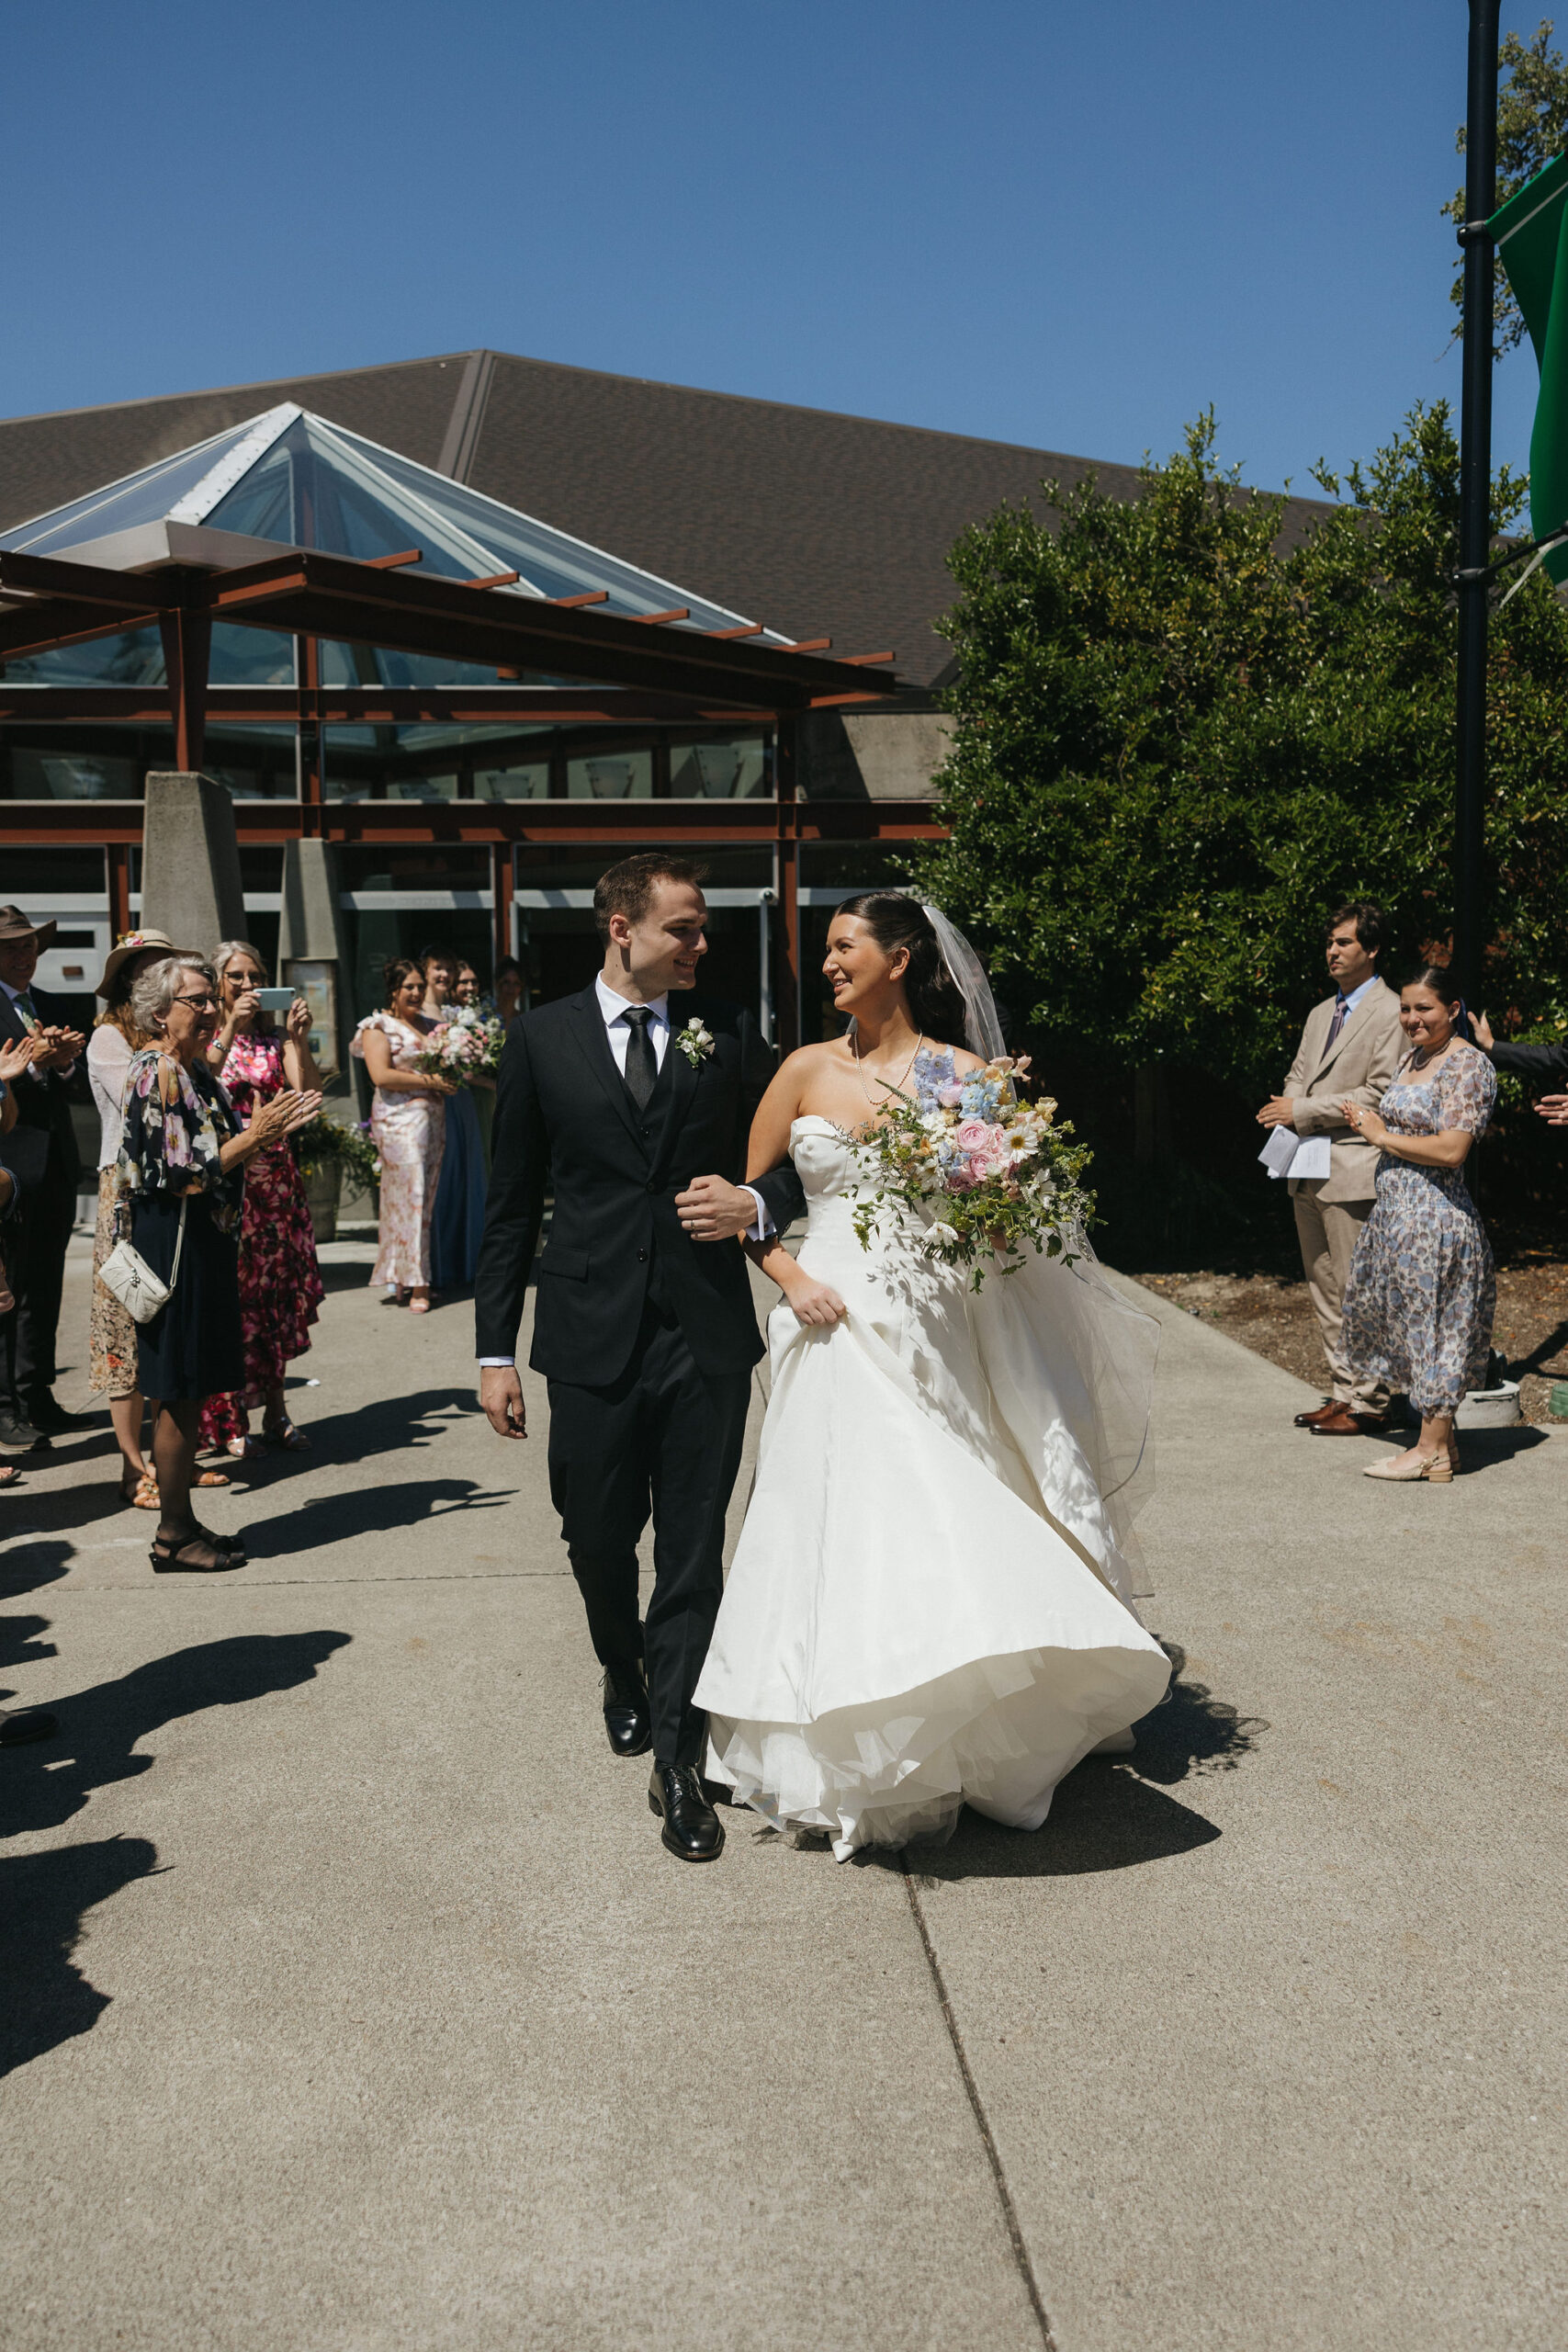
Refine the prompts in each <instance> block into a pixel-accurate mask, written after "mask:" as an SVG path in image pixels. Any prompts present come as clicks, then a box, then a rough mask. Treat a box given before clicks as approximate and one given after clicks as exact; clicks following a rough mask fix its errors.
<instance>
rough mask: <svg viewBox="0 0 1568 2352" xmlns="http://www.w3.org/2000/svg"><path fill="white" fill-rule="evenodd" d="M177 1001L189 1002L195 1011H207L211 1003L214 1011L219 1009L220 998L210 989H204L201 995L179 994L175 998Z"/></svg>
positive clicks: (177, 1002) (178, 1002)
mask: <svg viewBox="0 0 1568 2352" xmlns="http://www.w3.org/2000/svg"><path fill="white" fill-rule="evenodd" d="M175 1003H176V1004H188V1005H189V1007H190V1009H191V1011H192V1012H206V1010H207V1008H208V1006H209V1005H210V1006H211V1008H212V1010H213V1012H217V1010H218V999H217V998H216V997H215V996H214V995H213V994H212V993H211V991H210V989H204V990H203V992H202V994H201V995H200V996H177V997H175Z"/></svg>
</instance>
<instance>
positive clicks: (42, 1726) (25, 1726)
mask: <svg viewBox="0 0 1568 2352" xmlns="http://www.w3.org/2000/svg"><path fill="white" fill-rule="evenodd" d="M59 1729H60V1724H59V1722H58V1720H57V1719H56V1718H55V1717H54V1716H53V1715H51V1713H50V1712H49V1710H48V1708H47V1707H26V1708H19V1709H17V1710H16V1711H15V1712H14V1713H6V1709H5V1708H4V1707H0V1747H26V1745H27V1743H28V1740H30V1739H52V1738H53V1737H54V1735H55V1733H56V1732H57V1731H58V1730H59Z"/></svg>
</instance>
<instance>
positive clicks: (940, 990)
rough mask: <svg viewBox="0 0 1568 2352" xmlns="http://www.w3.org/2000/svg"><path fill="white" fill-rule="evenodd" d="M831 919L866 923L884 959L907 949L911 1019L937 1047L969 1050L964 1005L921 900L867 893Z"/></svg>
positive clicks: (896, 892) (847, 902)
mask: <svg viewBox="0 0 1568 2352" xmlns="http://www.w3.org/2000/svg"><path fill="white" fill-rule="evenodd" d="M833 915H834V920H835V922H836V921H837V919H838V917H839V916H840V915H852V916H853V917H854V918H855V920H856V922H863V923H864V925H865V927H866V929H867V930H868V931H869V932H870V933H871V935H872V937H873V939H874V940H875V942H876V944H877V945H878V946H879V947H880V948H881V950H882V952H883V954H884V955H885V956H891V955H892V953H893V951H894V949H895V948H896V947H907V948H908V951H909V961H908V967H906V969H905V973H904V993H905V995H906V996H907V997H908V1000H909V1018H910V1019H911V1021H913V1023H914V1024H915V1026H916V1028H917V1029H919V1030H921V1031H923V1032H924V1034H925V1035H926V1036H928V1037H930V1038H931V1039H932V1040H933V1042H934V1043H935V1044H937V1045H939V1046H964V1045H965V1043H966V1040H965V1038H964V999H963V997H962V996H961V995H960V994H959V992H958V989H957V988H956V986H955V985H954V982H953V976H952V974H951V973H950V972H949V970H948V968H947V966H946V964H945V963H944V962H943V960H942V949H941V947H940V946H939V945H938V944H937V935H936V933H935V932H934V931H933V930H932V928H931V917H930V916H929V915H928V914H927V912H926V910H925V909H924V907H922V906H921V905H920V903H919V899H910V898H907V897H906V896H905V894H904V892H903V891H902V890H867V891H865V892H864V893H863V895H862V896H861V897H860V898H858V899H845V900H844V903H843V905H842V906H841V907H835V908H834V910H833Z"/></svg>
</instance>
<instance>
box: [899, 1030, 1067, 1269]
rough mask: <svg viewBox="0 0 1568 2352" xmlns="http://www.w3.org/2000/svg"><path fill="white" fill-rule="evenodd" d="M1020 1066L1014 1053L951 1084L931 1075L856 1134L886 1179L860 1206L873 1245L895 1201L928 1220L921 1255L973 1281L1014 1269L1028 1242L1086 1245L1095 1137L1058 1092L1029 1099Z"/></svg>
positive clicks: (1060, 1253)
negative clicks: (1060, 1109) (961, 1270)
mask: <svg viewBox="0 0 1568 2352" xmlns="http://www.w3.org/2000/svg"><path fill="white" fill-rule="evenodd" d="M1015 1067H1016V1065H1015V1064H1014V1062H1013V1061H1012V1060H1011V1059H1010V1057H1003V1058H1001V1059H998V1060H997V1061H992V1062H987V1064H986V1066H985V1068H984V1069H976V1070H972V1071H970V1073H969V1074H968V1076H967V1077H965V1078H954V1079H953V1080H951V1081H950V1082H949V1083H946V1084H942V1085H936V1084H930V1083H927V1082H924V1081H922V1082H921V1083H920V1085H919V1091H918V1092H917V1093H916V1094H914V1095H909V1094H905V1093H903V1092H897V1093H896V1094H894V1095H893V1096H892V1097H891V1098H890V1100H889V1103H888V1106H887V1115H886V1118H885V1119H883V1120H881V1121H879V1122H878V1123H877V1124H876V1125H874V1126H873V1127H871V1128H869V1129H867V1130H864V1131H863V1132H862V1133H861V1134H858V1135H856V1136H854V1137H852V1141H853V1142H854V1143H855V1145H856V1146H857V1148H858V1149H859V1151H860V1153H861V1156H862V1162H863V1163H864V1160H865V1159H866V1158H867V1157H869V1158H870V1159H871V1160H872V1161H873V1162H874V1169H875V1178H876V1181H875V1184H874V1191H873V1193H872V1197H871V1198H870V1199H869V1200H863V1201H862V1202H861V1204H860V1205H859V1206H858V1207H857V1208H856V1210H855V1213H854V1227H855V1232H856V1235H857V1237H858V1238H859V1240H860V1245H861V1248H862V1249H863V1250H869V1249H870V1247H871V1237H872V1233H873V1231H874V1228H875V1225H876V1221H877V1218H878V1216H880V1214H881V1212H882V1210H883V1209H884V1208H885V1207H891V1208H892V1209H893V1210H894V1212H895V1214H896V1215H898V1216H905V1217H908V1218H909V1219H910V1220H911V1221H913V1222H914V1223H916V1224H918V1225H920V1226H922V1227H924V1230H923V1232H922V1233H920V1235H919V1239H918V1244H917V1246H918V1247H919V1250H920V1251H921V1253H922V1255H924V1256H925V1257H927V1258H930V1259H934V1260H936V1261H939V1262H940V1263H941V1264H942V1265H944V1266H964V1267H966V1268H968V1269H970V1270H971V1271H972V1274H973V1280H972V1282H971V1283H970V1287H971V1289H974V1290H978V1289H979V1287H980V1285H981V1283H983V1282H984V1281H985V1278H986V1274H987V1271H989V1272H998V1273H1004V1274H1010V1273H1016V1272H1017V1271H1018V1269H1019V1267H1020V1266H1021V1265H1022V1263H1023V1262H1024V1261H1023V1254H1022V1253H1023V1251H1024V1250H1033V1251H1034V1252H1035V1254H1036V1255H1037V1256H1038V1255H1039V1254H1040V1253H1041V1252H1042V1251H1043V1253H1044V1254H1045V1256H1046V1257H1048V1258H1064V1259H1066V1262H1067V1263H1068V1264H1069V1265H1070V1264H1071V1263H1072V1261H1073V1260H1074V1258H1075V1257H1076V1256H1077V1255H1079V1254H1081V1251H1082V1249H1083V1238H1082V1237H1083V1233H1084V1229H1085V1227H1086V1225H1087V1223H1088V1219H1089V1216H1090V1214H1091V1213H1092V1211H1093V1208H1094V1195H1093V1193H1089V1192H1086V1191H1085V1189H1084V1184H1083V1178H1084V1174H1085V1172H1086V1170H1088V1167H1089V1158H1090V1154H1089V1147H1088V1145H1087V1144H1076V1143H1074V1142H1073V1141H1072V1140H1071V1137H1072V1134H1073V1129H1072V1127H1071V1125H1069V1124H1068V1123H1067V1122H1066V1120H1064V1121H1062V1122H1061V1123H1060V1124H1059V1125H1058V1124H1057V1121H1056V1105H1055V1103H1052V1102H1042V1103H1029V1102H1025V1101H1023V1100H1021V1097H1020V1095H1019V1091H1018V1088H1017V1085H1016V1083H1015V1080H1014V1075H1013V1073H1014V1069H1015ZM858 1189H859V1188H858V1187H857V1190H858Z"/></svg>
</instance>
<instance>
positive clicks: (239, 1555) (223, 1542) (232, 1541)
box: [186, 1519, 247, 1567]
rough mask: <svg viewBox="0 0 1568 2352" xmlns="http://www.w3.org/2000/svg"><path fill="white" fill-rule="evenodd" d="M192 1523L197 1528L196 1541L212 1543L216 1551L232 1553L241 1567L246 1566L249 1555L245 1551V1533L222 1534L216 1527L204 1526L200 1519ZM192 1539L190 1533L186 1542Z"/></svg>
mask: <svg viewBox="0 0 1568 2352" xmlns="http://www.w3.org/2000/svg"><path fill="white" fill-rule="evenodd" d="M192 1523H193V1525H194V1527H195V1529H196V1535H195V1539H194V1540H195V1541H196V1542H197V1543H201V1544H211V1546H212V1548H213V1550H214V1551H215V1552H228V1553H231V1555H233V1557H234V1559H235V1560H237V1561H238V1563H239V1565H240V1566H241V1567H243V1566H245V1563H246V1558H247V1555H246V1552H245V1539H244V1537H243V1535H220V1534H219V1533H218V1532H217V1530H216V1528H211V1527H203V1525H202V1523H201V1521H200V1520H199V1519H198V1520H196V1521H193V1522H192ZM192 1540H193V1539H192V1537H190V1536H188V1535H187V1536H186V1543H187V1544H188V1543H190V1542H191V1541H192Z"/></svg>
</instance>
